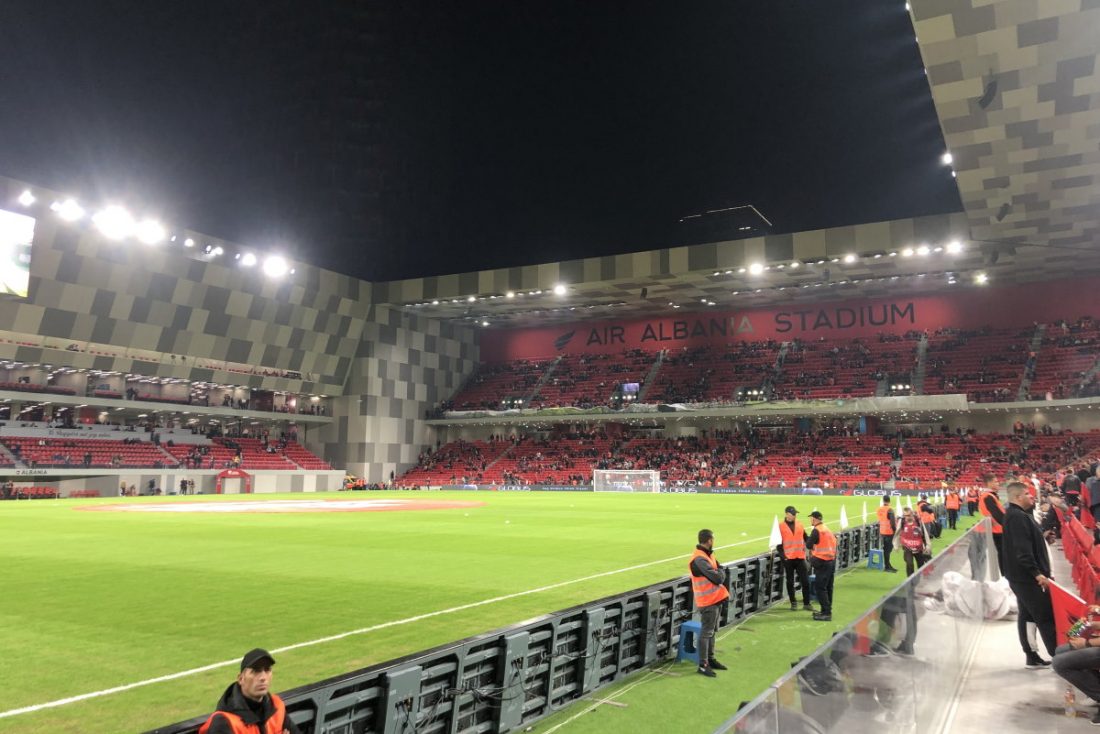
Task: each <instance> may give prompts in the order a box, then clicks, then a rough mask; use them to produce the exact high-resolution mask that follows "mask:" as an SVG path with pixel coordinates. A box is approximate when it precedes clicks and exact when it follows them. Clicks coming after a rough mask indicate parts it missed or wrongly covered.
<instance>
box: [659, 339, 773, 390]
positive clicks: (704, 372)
mask: <svg viewBox="0 0 1100 734" xmlns="http://www.w3.org/2000/svg"><path fill="white" fill-rule="evenodd" d="M779 346H780V345H779V343H778V342H775V341H772V340H767V341H761V342H747V341H746V342H738V343H736V344H727V345H726V346H725V347H724V348H723V347H697V348H695V349H687V348H682V349H679V350H669V351H668V352H666V353H665V356H664V358H663V360H662V361H661V365H660V368H659V369H658V371H657V374H656V376H655V378H654V385H653V387H652V388H651V389H650V391H649V393H648V395H647V400H648V402H655V403H705V402H732V401H734V400H736V399H737V398H738V395H737V393H738V391H739V390H741V389H744V390H749V389H757V390H761V391H762V390H763V388H764V386H765V384H766V383H767V381H768V379H769V378H770V377H771V375H772V373H773V371H774V369H775V364H776V360H777V358H778V354H779Z"/></svg>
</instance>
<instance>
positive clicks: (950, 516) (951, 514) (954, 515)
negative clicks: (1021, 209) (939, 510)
mask: <svg viewBox="0 0 1100 734" xmlns="http://www.w3.org/2000/svg"><path fill="white" fill-rule="evenodd" d="M958 521H959V511H958V510H948V511H947V527H949V528H951V529H952V530H954V529H955V523H957V522H958Z"/></svg>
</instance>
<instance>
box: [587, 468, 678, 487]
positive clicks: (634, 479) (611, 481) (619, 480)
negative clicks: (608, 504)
mask: <svg viewBox="0 0 1100 734" xmlns="http://www.w3.org/2000/svg"><path fill="white" fill-rule="evenodd" d="M592 490H593V491H594V492H660V491H661V472H659V471H653V470H649V469H595V470H593V471H592Z"/></svg>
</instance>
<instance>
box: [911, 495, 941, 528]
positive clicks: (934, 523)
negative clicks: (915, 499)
mask: <svg viewBox="0 0 1100 734" xmlns="http://www.w3.org/2000/svg"><path fill="white" fill-rule="evenodd" d="M917 512H918V513H919V514H920V521H921V522H922V523H924V529H925V530H926V531H927V532H928V535H929V536H930V537H933V538H938V537H940V531H941V530H942V528H941V527H940V522H939V520H937V519H936V511H935V510H934V509H932V503H931V502H929V501H928V497H926V496H925V495H923V494H922V495H921V496H920V502H919V503H917Z"/></svg>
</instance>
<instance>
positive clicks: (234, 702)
mask: <svg viewBox="0 0 1100 734" xmlns="http://www.w3.org/2000/svg"><path fill="white" fill-rule="evenodd" d="M273 665H275V658H273V657H271V653H269V652H268V651H267V650H262V649H260V648H256V649H255V650H249V651H248V652H246V653H245V655H244V657H243V658H241V672H240V674H239V675H238V676H237V680H236V682H234V683H233V684H231V685H230V686H229V687H228V688H226V689H225V693H223V694H222V697H221V698H220V699H218V705H217V708H216V709H215V710H214V713H212V714H210V718H208V719H207V720H206V723H205V724H203V725H202V726H201V727H200V728H199V734H243V733H247V734H251V733H252V732H255V733H256V734H261V733H263V732H268V731H280V732H282V733H283V734H301V731H300V730H299V729H298V726H297V724H295V723H294V720H293V719H291V718H290V717H289V716H287V714H286V706H285V705H284V704H283V699H281V698H279V697H278V696H277V695H276V694H274V693H272V692H271V691H270V688H271V667H272V666H273Z"/></svg>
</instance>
